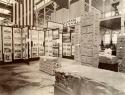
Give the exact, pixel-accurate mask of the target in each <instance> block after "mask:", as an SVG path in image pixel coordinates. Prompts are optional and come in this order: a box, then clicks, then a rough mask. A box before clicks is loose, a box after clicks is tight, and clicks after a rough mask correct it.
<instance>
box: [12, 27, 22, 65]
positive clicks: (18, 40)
mask: <svg viewBox="0 0 125 95" xmlns="http://www.w3.org/2000/svg"><path fill="white" fill-rule="evenodd" d="M21 61H22V31H21V29H20V28H16V27H13V62H14V63H15V62H16V63H17V62H18V63H19V62H21Z"/></svg>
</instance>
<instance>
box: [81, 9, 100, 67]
mask: <svg viewBox="0 0 125 95" xmlns="http://www.w3.org/2000/svg"><path fill="white" fill-rule="evenodd" d="M99 36H100V32H99V14H98V12H96V11H92V12H89V13H85V14H84V17H83V18H82V26H81V43H80V49H81V51H80V52H81V64H82V65H87V66H93V67H98V64H99V44H100V39H99Z"/></svg>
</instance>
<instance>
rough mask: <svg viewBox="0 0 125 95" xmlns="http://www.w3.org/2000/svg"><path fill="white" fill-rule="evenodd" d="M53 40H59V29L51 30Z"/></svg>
mask: <svg viewBox="0 0 125 95" xmlns="http://www.w3.org/2000/svg"><path fill="white" fill-rule="evenodd" d="M52 33H53V34H52V35H53V39H59V29H53V31H52Z"/></svg>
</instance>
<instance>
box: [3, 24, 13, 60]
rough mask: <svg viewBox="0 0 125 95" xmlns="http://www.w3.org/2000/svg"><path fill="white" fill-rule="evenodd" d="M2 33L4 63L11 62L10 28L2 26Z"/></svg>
mask: <svg viewBox="0 0 125 95" xmlns="http://www.w3.org/2000/svg"><path fill="white" fill-rule="evenodd" d="M2 32H3V54H4V62H12V28H11V27H7V26H3V27H2Z"/></svg>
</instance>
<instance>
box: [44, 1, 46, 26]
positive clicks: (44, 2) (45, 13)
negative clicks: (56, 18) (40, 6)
mask: <svg viewBox="0 0 125 95" xmlns="http://www.w3.org/2000/svg"><path fill="white" fill-rule="evenodd" d="M45 3H46V2H45V0H44V5H45ZM45 25H46V6H45V7H44V26H45Z"/></svg>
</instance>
